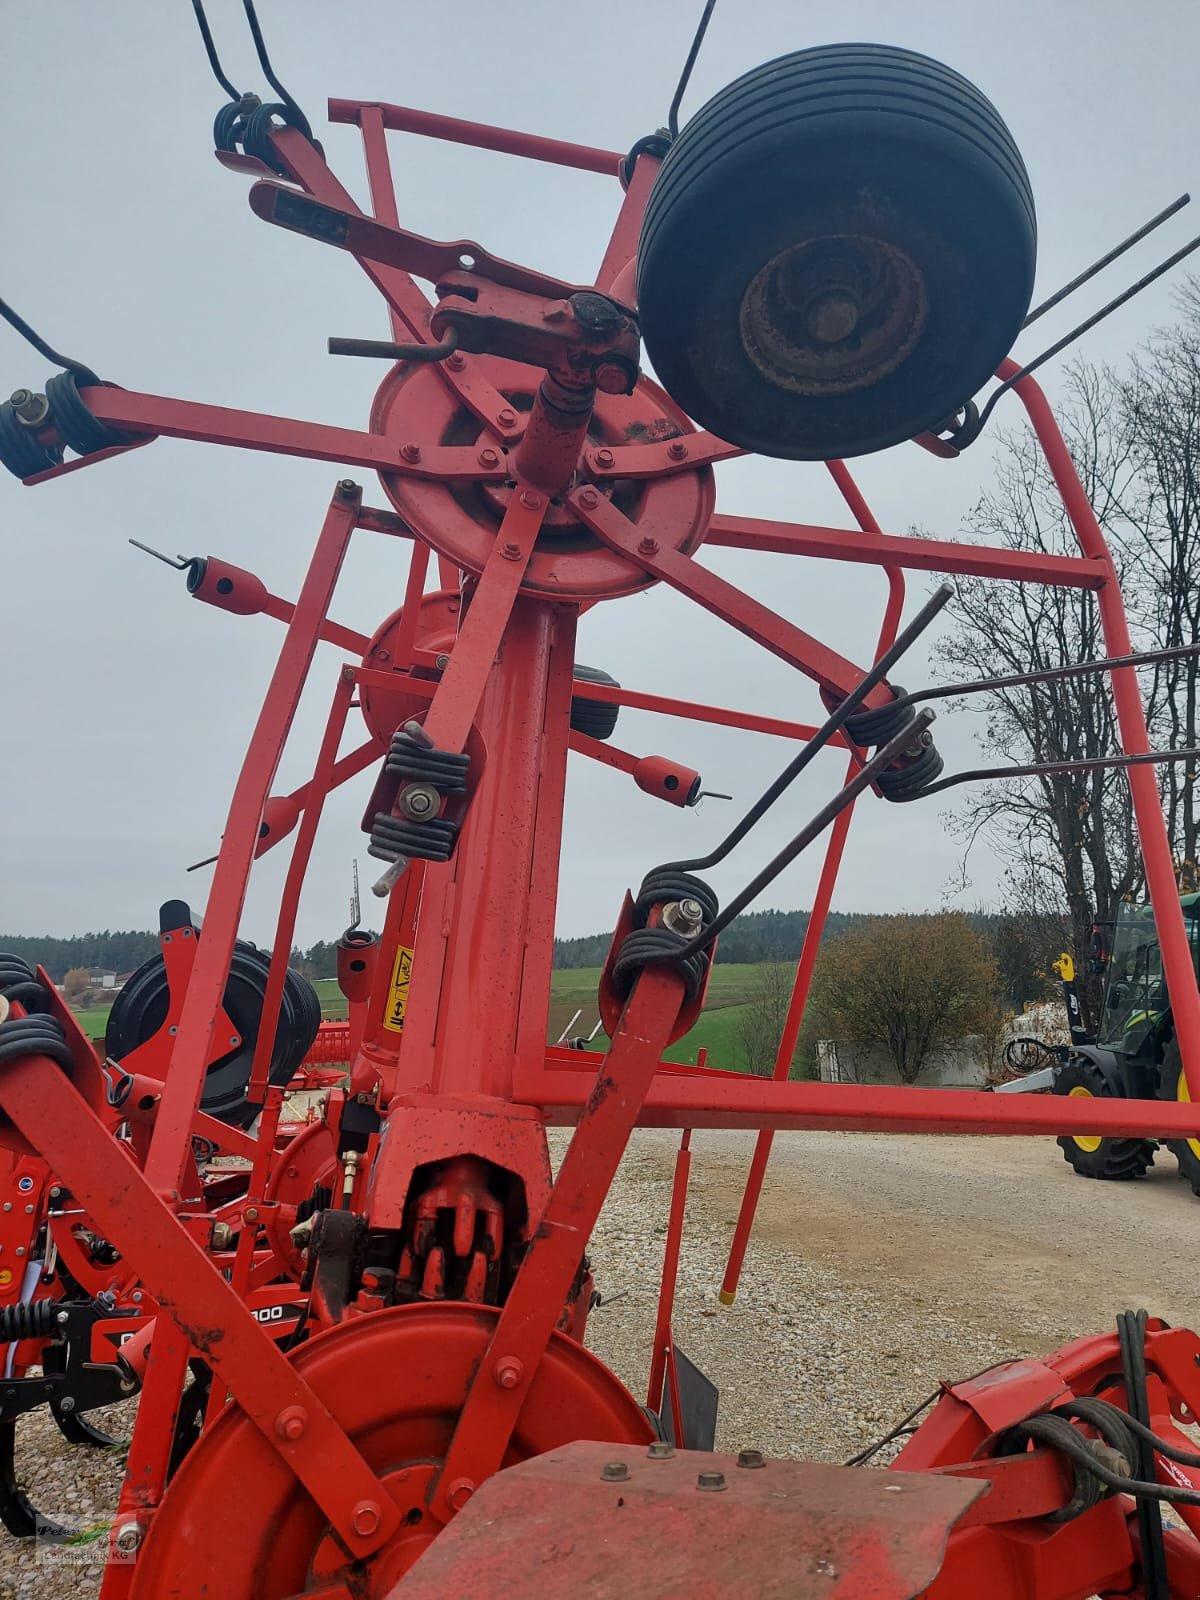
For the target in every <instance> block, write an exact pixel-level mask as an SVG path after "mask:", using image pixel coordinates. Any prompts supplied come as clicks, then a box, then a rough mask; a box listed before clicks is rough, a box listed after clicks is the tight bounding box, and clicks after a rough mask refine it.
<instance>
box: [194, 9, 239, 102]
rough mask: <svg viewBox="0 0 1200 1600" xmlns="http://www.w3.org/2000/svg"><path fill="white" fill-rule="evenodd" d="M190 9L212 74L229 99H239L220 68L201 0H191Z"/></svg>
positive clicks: (237, 92) (237, 90)
mask: <svg viewBox="0 0 1200 1600" xmlns="http://www.w3.org/2000/svg"><path fill="white" fill-rule="evenodd" d="M192 10H193V11H194V12H195V13H196V22H197V24H198V26H199V28H200V37H201V38H202V39H203V40H204V49H205V51H206V53H207V55H208V64H209V66H210V67H211V68H212V75H213V77H214V78H215V79H216V80H217V82H218V83H219V84H220V85H221V87H222V89H224V91H225V93H226V94H227V95H228V96H229V98H230V99H231V100H240V99H241V98H242V95H241V91H240V90H239V89H235V88H234V87H233V84H232V83H230V81H229V79H228V78H227V77H226V76H225V73H224V72H223V71H222V68H221V58H220V57H219V56H218V55H217V47H216V45H215V44H214V43H213V36H212V29H211V28H210V27H209V25H208V18H207V17H206V16H205V14H204V4H203V0H192Z"/></svg>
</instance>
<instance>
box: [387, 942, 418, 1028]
mask: <svg viewBox="0 0 1200 1600" xmlns="http://www.w3.org/2000/svg"><path fill="white" fill-rule="evenodd" d="M412 958H413V953H412V951H411V950H410V949H409V948H408V947H407V946H406V945H401V946H400V948H399V949H398V950H397V951H396V965H395V966H394V967H393V968H392V986H391V988H390V989H389V990H388V998H387V1009H386V1010H385V1011H384V1013H383V1025H384V1027H385V1028H390V1029H391V1031H392V1032H393V1033H403V1032H404V1013H405V1012H406V1011H407V1010H408V985H409V983H410V981H411V979H412Z"/></svg>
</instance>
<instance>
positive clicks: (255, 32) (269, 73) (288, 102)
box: [242, 0, 312, 138]
mask: <svg viewBox="0 0 1200 1600" xmlns="http://www.w3.org/2000/svg"><path fill="white" fill-rule="evenodd" d="M242 9H243V10H244V11H245V13H246V21H247V22H248V23H249V24H250V36H251V38H252V39H253V40H254V48H255V50H256V51H257V52H258V61H259V65H260V66H261V67H262V69H263V76H264V77H265V78H266V80H267V82H268V83H269V84H270V85H271V87H272V89H274V90H275V93H276V94H277V95H278V96H279V98H280V99H281V100H282V101H283V103H284V105H285V106H286V107H287V108H288V110H289V111H290V112H291V113H292V115H293V116H294V117H296V118H297V119H298V121H299V124H300V127H301V131H302V132H304V133H305V134H306V135H307V136H308V137H309V138H311V137H312V128H311V126H310V125H309V121H308V118H307V117H306V116H305V115H304V113H303V111H301V109H300V107H299V106H298V105H297V104H296V102H295V100H293V98H292V96H291V95H290V94H289V93H288V91H287V90H286V89H285V88H284V86H283V84H282V83H280V81H279V79H278V78H277V77H276V76H275V71H274V68H273V67H272V66H271V60H270V57H269V56H268V55H267V42H266V40H265V39H264V38H263V32H262V28H261V27H260V26H259V22H258V13H257V11H255V9H254V0H242Z"/></svg>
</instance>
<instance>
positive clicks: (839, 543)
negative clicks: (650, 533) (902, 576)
mask: <svg viewBox="0 0 1200 1600" xmlns="http://www.w3.org/2000/svg"><path fill="white" fill-rule="evenodd" d="M705 543H706V544H711V545H720V546H724V547H726V548H728V549H731V550H762V551H765V552H767V553H768V554H770V555H789V556H813V557H816V558H817V559H818V560H821V561H855V562H862V563H866V564H869V565H877V566H893V567H906V568H909V569H910V570H912V571H915V572H959V573H963V574H965V575H968V576H971V577H977V578H1008V579H1011V580H1012V581H1013V582H1016V583H1049V584H1057V585H1059V586H1060V587H1061V586H1064V585H1065V586H1066V587H1068V588H1073V589H1102V588H1103V587H1104V585H1105V584H1106V583H1107V582H1108V580H1109V572H1108V568H1107V567H1106V566H1105V565H1104V564H1103V561H1102V560H1101V559H1100V558H1097V557H1080V556H1048V555H1041V554H1037V553H1035V552H1033V551H1026V550H1001V549H997V548H995V547H994V546H992V545H971V544H956V543H952V542H951V541H950V540H947V539H912V538H905V537H903V536H901V535H899V534H894V533H857V532H855V531H853V530H852V529H849V528H819V527H812V526H810V525H808V524H806V523H793V522H770V521H764V520H763V519H762V518H760V517H729V516H720V515H718V516H715V517H714V518H713V519H712V521H711V522H710V523H709V527H708V533H707V535H706V536H705Z"/></svg>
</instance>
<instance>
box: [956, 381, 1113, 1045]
mask: <svg viewBox="0 0 1200 1600" xmlns="http://www.w3.org/2000/svg"><path fill="white" fill-rule="evenodd" d="M1120 402H1121V396H1120V391H1119V387H1118V385H1117V383H1116V381H1115V380H1114V378H1113V377H1112V376H1111V374H1108V373H1105V372H1098V371H1096V370H1094V369H1091V368H1088V367H1086V366H1081V365H1080V366H1076V367H1074V368H1073V369H1072V371H1071V373H1070V379H1069V395H1068V400H1067V404H1066V405H1065V406H1064V407H1063V408H1061V411H1060V420H1061V422H1062V425H1063V431H1064V434H1065V436H1066V439H1067V443H1068V445H1069V447H1070V449H1071V454H1072V456H1073V457H1074V459H1075V463H1076V466H1077V468H1078V469H1079V472H1080V476H1081V478H1082V480H1083V483H1084V487H1085V489H1086V490H1087V492H1088V495H1089V498H1090V499H1091V502H1092V504H1093V506H1094V507H1095V509H1096V514H1097V516H1098V518H1099V519H1100V522H1101V525H1102V526H1103V527H1104V529H1105V533H1106V536H1107V537H1108V539H1109V542H1110V545H1111V546H1112V548H1113V551H1114V557H1115V560H1116V563H1117V566H1118V570H1119V571H1122V570H1123V569H1126V568H1128V567H1130V565H1131V563H1130V559H1129V552H1130V549H1131V547H1137V548H1140V545H1141V542H1142V540H1143V537H1144V535H1143V529H1142V528H1141V526H1139V525H1137V524H1135V523H1134V521H1133V520H1131V510H1130V508H1131V507H1137V506H1139V505H1140V502H1141V488H1140V477H1139V464H1140V458H1139V449H1138V446H1137V443H1136V440H1135V438H1134V436H1133V432H1132V430H1131V428H1130V427H1129V425H1128V423H1127V421H1126V419H1125V415H1124V411H1123V408H1122V406H1121V403H1120ZM972 522H973V526H974V528H975V530H976V531H977V532H979V533H980V534H982V535H984V536H986V538H987V539H988V541H989V542H990V543H994V544H999V545H1002V546H1004V547H1006V548H1008V549H1015V550H1026V551H1035V552H1038V553H1042V554H1054V555H1062V554H1073V553H1077V549H1078V547H1077V544H1076V541H1075V537H1074V534H1073V532H1072V530H1071V528H1070V525H1069V523H1068V521H1067V518H1066V515H1065V512H1064V511H1063V507H1062V503H1061V500H1060V498H1059V494H1058V491H1057V489H1056V487H1055V485H1054V482H1053V479H1052V478H1051V476H1050V472H1049V469H1048V468H1047V466H1046V463H1045V460H1044V458H1043V456H1042V454H1041V451H1040V450H1039V449H1038V447H1037V445H1036V442H1035V441H1034V440H1033V438H1032V436H1031V435H1029V434H1028V433H1021V434H1018V435H1011V436H1002V438H1001V457H1000V461H999V465H998V471H997V481H996V488H995V489H994V490H993V491H992V492H991V493H990V494H988V495H985V496H984V498H983V499H982V500H981V501H980V503H979V505H978V506H977V507H976V510H975V513H974V516H973V518H972ZM953 616H954V620H955V622H956V623H957V626H956V627H955V629H954V631H953V632H952V633H951V634H950V635H949V636H948V637H947V638H946V639H945V640H943V642H942V643H941V645H940V647H939V654H940V656H941V659H942V662H943V663H944V665H945V667H946V668H947V669H949V671H950V672H952V673H953V675H954V676H955V677H979V678H991V677H1000V676H1004V675H1006V674H1013V673H1021V672H1027V671H1029V670H1031V669H1034V670H1036V669H1038V668H1043V667H1045V668H1049V667H1055V666H1061V665H1063V664H1064V663H1066V662H1071V661H1081V660H1088V659H1093V658H1096V657H1100V656H1103V655H1104V654H1105V650H1104V642H1103V637H1102V634H1101V631H1100V625H1099V617H1098V613H1097V607H1096V602H1095V597H1094V595H1093V594H1092V592H1091V591H1090V590H1084V589H1067V588H1057V587H1054V586H1051V585H1045V584H1031V583H1030V584H1008V583H998V582H996V581H994V580H990V579H983V578H967V579H964V580H962V581H961V583H960V585H959V593H958V599H957V601H956V602H955V604H954V608H953ZM982 715H983V717H984V726H983V728H982V730H981V732H980V733H979V741H980V743H981V744H982V745H983V747H984V749H985V751H986V752H987V753H988V755H989V756H991V757H993V758H997V759H998V760H999V761H1002V762H1011V763H1013V764H1026V763H1030V762H1049V761H1073V760H1081V759H1089V758H1093V757H1097V756H1103V755H1108V754H1111V753H1112V751H1113V750H1114V749H1115V748H1117V740H1116V735H1115V718H1114V712H1113V705H1112V697H1111V693H1110V690H1109V685H1108V682H1107V679H1106V678H1105V677H1104V676H1102V675H1090V676H1085V677H1079V678H1071V679H1061V680H1058V681H1053V682H1050V683H1045V684H1037V685H1034V686H1032V687H1029V688H1020V689H1013V690H1007V689H1005V690H997V691H994V692H993V693H991V694H989V695H988V696H987V697H986V702H985V710H984V712H983V713H982ZM955 821H956V823H957V825H958V826H959V828H960V829H961V830H962V832H963V835H964V837H965V838H966V840H967V849H968V851H969V850H970V847H971V845H972V844H973V843H974V841H975V840H976V839H978V838H979V837H980V836H984V837H986V839H987V840H988V842H989V843H990V844H991V846H992V847H993V849H995V850H996V851H997V852H998V853H999V855H1000V856H1001V858H1002V859H1003V860H1004V861H1005V863H1006V866H1007V869H1008V877H1009V889H1010V892H1009V894H1008V897H1007V898H1008V902H1009V905H1010V907H1011V908H1012V909H1014V910H1021V909H1025V908H1026V900H1025V897H1026V896H1028V895H1029V894H1031V893H1034V892H1036V894H1037V897H1038V899H1039V901H1040V902H1041V903H1040V904H1038V905H1037V906H1033V907H1028V909H1031V910H1033V911H1035V912H1036V913H1037V915H1038V916H1039V917H1042V916H1044V915H1047V914H1050V915H1052V914H1053V912H1054V911H1055V910H1057V909H1059V908H1062V907H1065V909H1066V911H1067V915H1068V917H1069V920H1070V926H1071V934H1072V940H1073V943H1074V946H1075V952H1076V955H1077V957H1078V958H1079V959H1080V965H1081V967H1082V965H1083V963H1082V956H1083V953H1084V952H1085V951H1086V950H1087V948H1088V942H1089V936H1090V931H1091V926H1092V923H1093V921H1094V920H1096V919H1097V918H1099V919H1100V920H1107V919H1110V918H1111V917H1112V916H1114V915H1115V909H1116V906H1117V904H1118V903H1119V901H1120V900H1121V899H1123V898H1125V897H1127V896H1129V895H1131V894H1134V893H1136V892H1137V890H1138V889H1139V888H1140V887H1141V884H1142V881H1143V877H1142V864H1141V859H1140V856H1139V854H1138V850H1137V839H1136V833H1135V830H1134V826H1133V817H1132V808H1131V805H1130V798H1129V786H1128V783H1127V782H1126V780H1125V778H1124V776H1123V775H1117V776H1115V777H1114V776H1113V775H1112V774H1110V773H1105V772H1102V771H1096V770H1093V771H1091V772H1083V773H1068V774H1059V775H1052V776H1047V777H1041V778H1032V779H1013V780H1011V781H1002V782H997V783H991V784H989V785H987V786H985V787H980V788H978V789H976V790H974V791H973V792H972V793H971V795H970V798H969V799H968V800H967V801H966V803H965V805H964V806H963V808H962V810H961V811H959V812H958V813H957V815H956V818H955ZM1082 999H1083V1001H1084V1005H1085V1010H1086V1011H1088V1012H1089V1013H1091V1014H1093V1015H1094V1007H1095V1005H1096V1003H1097V997H1096V996H1095V995H1093V994H1090V993H1088V992H1087V990H1086V988H1085V991H1084V994H1083V996H1082Z"/></svg>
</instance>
